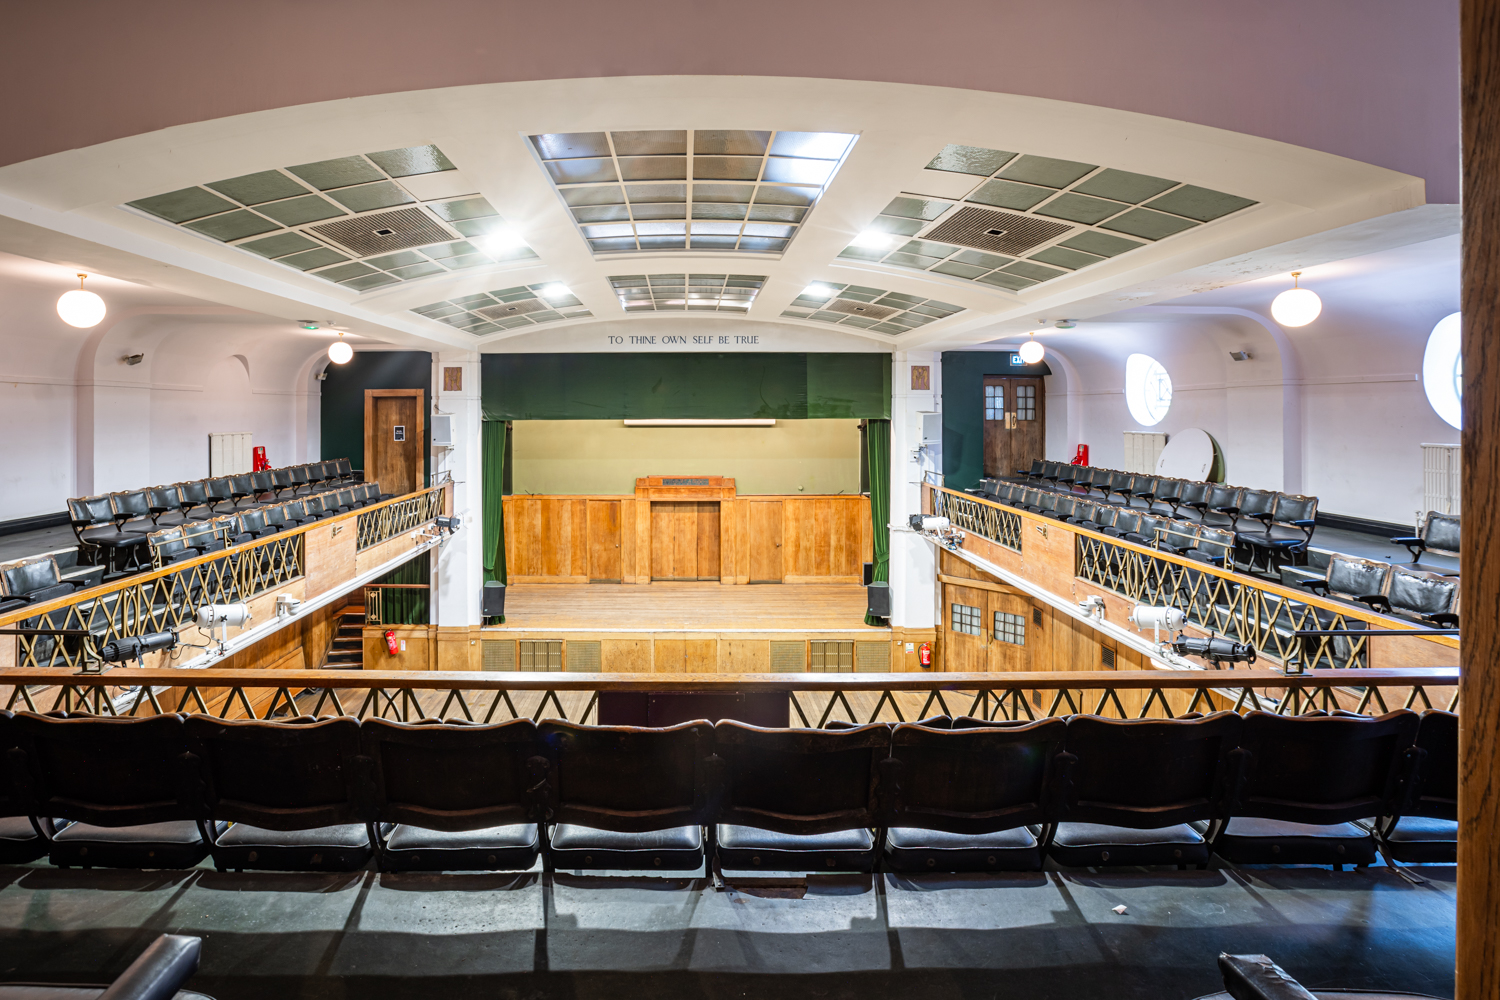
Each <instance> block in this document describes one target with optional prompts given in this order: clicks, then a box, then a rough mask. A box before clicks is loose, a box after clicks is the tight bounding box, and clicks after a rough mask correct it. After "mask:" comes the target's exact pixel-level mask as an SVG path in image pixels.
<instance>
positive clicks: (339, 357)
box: [328, 330, 354, 365]
mask: <svg viewBox="0 0 1500 1000" xmlns="http://www.w3.org/2000/svg"><path fill="white" fill-rule="evenodd" d="M352 357H354V348H352V347H350V346H349V345H348V344H347V343H345V341H344V333H343V331H342V330H341V331H339V339H338V340H335V341H334V342H333V343H331V344H329V345H328V360H329V361H332V362H333V363H334V364H336V365H342V364H346V363H347V362H348V361H349V359H350V358H352Z"/></svg>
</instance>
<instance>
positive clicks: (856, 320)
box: [839, 316, 876, 330]
mask: <svg viewBox="0 0 1500 1000" xmlns="http://www.w3.org/2000/svg"><path fill="white" fill-rule="evenodd" d="M875 323H876V321H875V320H873V319H865V318H864V317H863V316H850V317H849V318H848V319H846V320H844V321H843V322H842V323H840V324H839V326H852V327H856V328H858V329H860V330H868V329H869V328H870V327H872V326H874V325H875Z"/></svg>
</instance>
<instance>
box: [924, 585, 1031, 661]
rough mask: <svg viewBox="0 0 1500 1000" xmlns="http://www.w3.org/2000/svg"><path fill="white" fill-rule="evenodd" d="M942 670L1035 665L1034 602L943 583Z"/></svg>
mask: <svg viewBox="0 0 1500 1000" xmlns="http://www.w3.org/2000/svg"><path fill="white" fill-rule="evenodd" d="M943 626H944V629H945V632H944V639H943V642H944V645H943V669H944V670H948V671H1006V670H1031V669H1047V668H1046V667H1039V668H1033V666H1032V653H1033V651H1034V647H1035V646H1036V645H1037V642H1038V640H1039V639H1041V638H1042V636H1041V635H1040V632H1041V630H1040V628H1039V627H1038V624H1037V623H1036V621H1035V619H1034V617H1033V616H1032V604H1031V601H1030V600H1028V599H1027V598H1026V597H1024V596H1022V595H1021V594H1006V593H1001V592H1000V591H996V590H981V589H980V588H978V587H963V586H959V585H957V584H951V583H949V584H944V585H943Z"/></svg>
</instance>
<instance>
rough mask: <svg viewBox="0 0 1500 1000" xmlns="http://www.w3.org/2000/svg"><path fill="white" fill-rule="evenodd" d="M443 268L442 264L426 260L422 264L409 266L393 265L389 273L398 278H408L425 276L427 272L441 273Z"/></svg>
mask: <svg viewBox="0 0 1500 1000" xmlns="http://www.w3.org/2000/svg"><path fill="white" fill-rule="evenodd" d="M443 270H444V268H443V265H441V264H434V263H432V261H427V262H426V263H423V264H412V265H411V266H409V267H393V268H391V273H392V274H394V275H395V276H396V277H398V278H406V279H408V280H410V279H412V278H425V277H427V275H429V274H441V273H442V272H443Z"/></svg>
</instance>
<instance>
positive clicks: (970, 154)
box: [927, 146, 1016, 177]
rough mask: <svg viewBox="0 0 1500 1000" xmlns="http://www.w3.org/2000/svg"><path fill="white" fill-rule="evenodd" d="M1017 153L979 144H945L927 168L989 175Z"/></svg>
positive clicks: (981, 175) (982, 175)
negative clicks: (988, 147) (983, 146)
mask: <svg viewBox="0 0 1500 1000" xmlns="http://www.w3.org/2000/svg"><path fill="white" fill-rule="evenodd" d="M1015 155H1016V154H1015V153H1007V152H1005V151H1004V150H1000V149H983V148H981V147H978V146H944V147H943V149H942V151H941V152H940V153H938V155H936V156H934V157H933V158H932V161H931V162H930V163H928V164H927V169H928V170H945V171H947V172H949V173H956V174H976V175H978V176H980V177H988V176H989V175H990V174H993V173H994V172H995V171H996V170H999V169H1000V168H1001V167H1003V166H1004V165H1005V164H1006V163H1007V162H1008V161H1009V160H1010V159H1011V158H1012V157H1014V156H1015Z"/></svg>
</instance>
